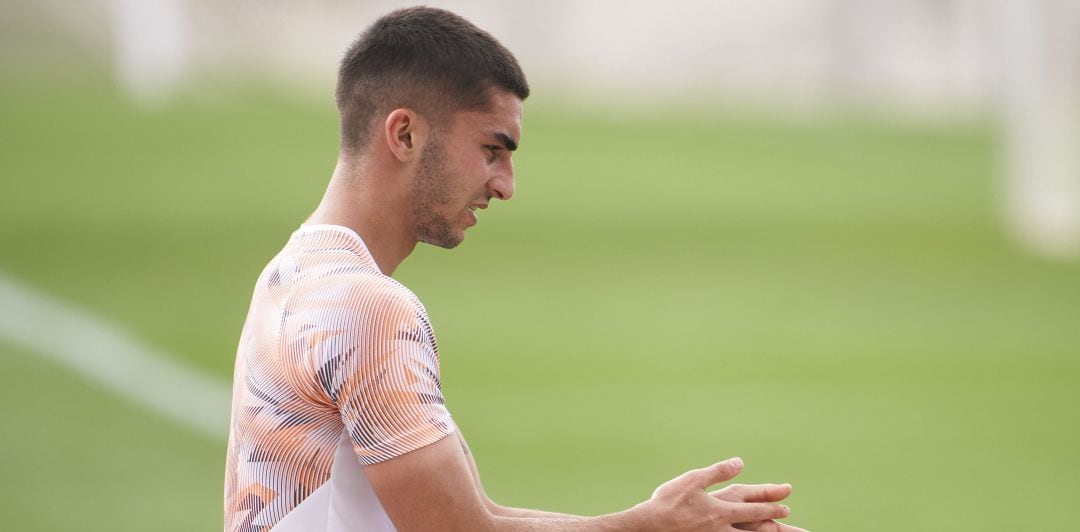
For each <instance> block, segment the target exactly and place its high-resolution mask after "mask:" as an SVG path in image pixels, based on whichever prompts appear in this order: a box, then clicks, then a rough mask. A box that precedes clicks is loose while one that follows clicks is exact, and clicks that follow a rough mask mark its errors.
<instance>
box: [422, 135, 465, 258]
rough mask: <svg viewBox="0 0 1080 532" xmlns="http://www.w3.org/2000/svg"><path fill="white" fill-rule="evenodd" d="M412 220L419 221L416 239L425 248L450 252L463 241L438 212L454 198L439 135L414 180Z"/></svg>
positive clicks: (428, 146)
mask: <svg viewBox="0 0 1080 532" xmlns="http://www.w3.org/2000/svg"><path fill="white" fill-rule="evenodd" d="M411 195H412V197H413V202H412V219H413V220H415V221H416V225H415V229H414V231H415V233H416V239H417V240H418V241H420V242H424V243H426V244H431V245H433V246H438V247H441V248H446V249H451V248H454V247H457V245H458V244H460V243H461V241H462V240H463V235H458V234H457V233H456V232H455V231H454V226H453V224H452V223H451V222H450V220H448V219H447V218H446V217H445V216H443V215H441V214H439V208H440V207H444V206H446V205H447V203H448V201H449V198H450V197H451V196H452V194H451V186H450V176H449V174H448V172H447V171H446V157H445V153H444V152H443V147H442V143H441V142H440V141H439V138H438V136H437V135H432V136H431V137H430V140H429V142H428V144H427V146H425V147H424V153H423V154H422V155H421V156H420V164H419V165H418V168H417V171H416V178H415V179H413V186H412V193H411Z"/></svg>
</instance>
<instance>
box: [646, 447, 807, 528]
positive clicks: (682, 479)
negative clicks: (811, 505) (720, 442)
mask: <svg viewBox="0 0 1080 532" xmlns="http://www.w3.org/2000/svg"><path fill="white" fill-rule="evenodd" d="M742 466H743V463H742V460H741V459H739V458H732V459H730V460H725V461H723V462H719V463H716V464H713V465H711V466H709V467H706V468H702V469H694V470H691V471H688V472H686V473H684V474H682V475H680V476H678V477H676V478H674V479H672V480H669V481H668V482H665V483H664V484H662V485H661V486H660V487H659V488H656V491H655V492H653V496H652V498H651V499H649V500H648V501H646V502H644V503H641V504H639V505H638V506H637V507H635V510H637V511H640V512H643V513H644V514H646V515H649V516H650V517H649V518H647V519H649V520H650V521H652V523H650V525H651V526H649V528H651V529H656V530H686V531H716V530H723V531H734V530H757V531H761V532H795V531H799V530H802V529H799V528H795V527H792V526H788V525H783V524H780V523H777V522H775V521H774V519H780V518H784V517H787V516H788V515H789V514H790V513H791V511H790V510H789V509H788V507H786V506H784V505H781V504H776V503H777V502H779V501H781V500H783V499H784V498H786V497H787V496H788V494H790V493H791V486H790V485H786V484H784V485H775V484H762V485H753V486H747V485H742V484H735V485H732V486H729V487H727V488H724V489H721V490H718V491H714V492H712V493H706V492H705V490H706V489H707V488H708V487H709V486H712V485H714V484H718V483H720V482H724V481H726V480H731V479H733V478H735V476H736V475H738V474H739V472H740V471H742Z"/></svg>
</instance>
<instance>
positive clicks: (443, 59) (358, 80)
mask: <svg viewBox="0 0 1080 532" xmlns="http://www.w3.org/2000/svg"><path fill="white" fill-rule="evenodd" d="M528 95H529V86H528V84H527V82H526V81H525V75H524V74H523V73H522V71H521V67H520V66H519V65H518V63H517V60H516V59H514V56H513V55H512V54H511V53H510V52H509V51H508V50H506V48H505V47H503V46H502V45H501V44H499V42H498V41H496V40H495V39H494V38H493V37H492V36H491V35H489V34H488V33H487V32H485V31H483V30H481V29H479V28H477V27H476V26H474V25H473V24H471V23H470V22H468V21H467V20H465V19H463V18H461V17H459V16H457V15H455V14H453V13H450V12H448V11H443V10H440V9H433V8H427V7H417V8H409V9H403V10H398V11H394V12H392V13H390V14H388V15H386V16H384V17H382V18H380V19H379V20H377V21H376V22H375V23H374V24H373V25H372V26H371V27H370V28H368V29H367V30H366V31H365V32H364V33H363V34H361V35H360V37H359V38H358V39H357V40H356V42H355V43H353V45H352V46H351V47H350V48H349V50H348V51H347V52H346V54H345V57H344V59H343V60H342V62H341V68H340V70H339V73H338V83H337V94H336V96H337V106H338V112H339V115H340V120H341V151H342V153H343V154H344V155H348V156H364V155H366V154H367V153H368V152H369V151H370V150H371V149H372V144H373V143H374V142H375V141H376V140H382V141H385V142H387V143H388V145H389V146H388V148H389V151H390V152H393V153H394V155H395V156H396V157H397V158H398V159H399V160H400V161H401V162H402V163H403V164H407V163H410V162H412V163H414V164H412V167H411V168H413V170H414V174H413V180H412V183H411V190H410V196H411V200H412V201H411V203H410V209H409V210H410V216H411V218H412V220H411V221H412V223H413V224H414V225H415V232H416V237H417V240H419V241H423V242H428V243H431V244H435V245H438V246H442V247H453V246H455V245H457V244H458V243H460V242H461V240H462V239H463V238H464V230H465V227H466V226H467V225H471V224H472V223H475V221H476V220H475V217H474V216H473V214H472V213H471V212H469V211H468V209H469V207H477V206H481V205H483V206H486V204H487V201H488V199H490V198H491V197H497V198H499V199H508V198H509V197H510V195H511V194H512V193H513V166H512V164H511V163H510V160H509V152H510V151H512V150H513V148H515V147H516V145H517V140H518V138H519V137H520V134H521V133H520V129H521V125H520V120H521V118H520V116H521V101H522V100H524V99H525V98H526V97H528ZM414 140H415V141H418V142H419V145H418V146H415V148H417V149H419V151H420V153H419V154H418V156H416V158H415V159H413V160H410V157H412V156H414V155H417V154H410V153H407V152H409V151H410V150H412V149H413V148H414V146H413V144H412V143H413V141H414ZM470 218H471V219H470ZM470 222H471V223H470Z"/></svg>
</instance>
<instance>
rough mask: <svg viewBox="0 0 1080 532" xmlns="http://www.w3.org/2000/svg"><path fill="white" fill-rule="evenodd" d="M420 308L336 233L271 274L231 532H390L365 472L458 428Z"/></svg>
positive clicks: (253, 317) (228, 522)
mask: <svg viewBox="0 0 1080 532" xmlns="http://www.w3.org/2000/svg"><path fill="white" fill-rule="evenodd" d="M454 430H455V429H454V423H453V420H452V419H451V417H450V413H449V412H448V411H447V409H446V407H445V405H444V403H443V396H442V386H441V383H440V381H439V351H438V347H437V344H436V342H435V334H434V331H433V330H432V328H431V323H430V321H429V319H428V315H427V311H426V310H425V309H424V306H423V305H422V304H421V303H420V300H419V299H417V297H416V296H415V295H414V294H413V293H412V292H410V291H409V290H408V289H407V288H405V287H404V286H402V285H401V284H400V283H398V282H397V281H395V280H394V279H392V278H390V277H388V276H386V275H383V274H382V272H380V271H379V268H378V266H377V265H376V264H375V260H374V259H373V258H372V257H371V254H370V253H369V252H368V250H367V247H366V246H365V245H364V242H363V241H362V240H361V239H360V237H359V235H357V234H356V233H355V232H353V231H352V230H350V229H348V228H346V227H341V226H335V225H312V226H306V225H305V226H301V228H300V229H299V230H298V231H296V232H295V233H293V235H292V238H290V239H289V242H288V243H287V244H286V245H285V248H284V249H283V250H282V251H281V252H280V253H279V254H278V255H277V256H276V257H274V259H273V260H271V261H270V263H269V264H268V265H267V266H266V269H264V270H263V272H262V274H261V275H260V276H259V280H258V284H257V285H256V287H255V293H254V296H253V297H252V301H251V307H250V309H249V310H248V316H247V320H246V321H245V323H244V330H243V334H242V335H241V339H240V345H239V348H238V349H237V353H236V368H235V374H234V377H233V404H232V423H231V427H230V431H229V448H228V456H227V459H226V465H225V530H226V532H237V531H259V532H265V531H268V530H270V529H271V528H272V529H273V530H274V531H275V532H291V531H305V532H322V531H326V532H344V531H352V530H363V531H379V532H381V531H392V530H394V526H393V524H392V523H391V522H390V519H389V518H388V517H387V515H386V512H385V511H384V510H383V508H382V505H381V504H380V503H379V500H378V498H377V497H376V496H375V493H374V491H373V490H372V488H371V485H370V484H369V483H368V481H367V478H366V477H365V476H364V471H363V467H362V466H363V465H370V464H374V463H378V462H381V461H383V460H388V459H390V458H393V457H395V456H400V455H402V454H405V453H407V452H409V451H413V450H415V449H418V448H420V447H423V446H425V445H429V444H431V443H434V442H436V441H438V440H440V439H442V438H443V437H445V436H447V435H448V434H451V433H453V431H454Z"/></svg>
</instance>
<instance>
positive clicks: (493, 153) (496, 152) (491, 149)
mask: <svg viewBox="0 0 1080 532" xmlns="http://www.w3.org/2000/svg"><path fill="white" fill-rule="evenodd" d="M484 149H486V150H487V151H488V152H489V153H490V154H491V156H490V157H488V158H489V159H491V160H494V159H495V157H497V156H498V155H499V150H501V149H502V146H491V145H488V146H484Z"/></svg>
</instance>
